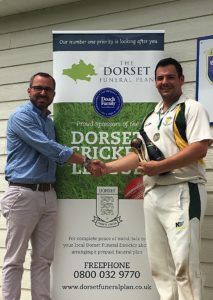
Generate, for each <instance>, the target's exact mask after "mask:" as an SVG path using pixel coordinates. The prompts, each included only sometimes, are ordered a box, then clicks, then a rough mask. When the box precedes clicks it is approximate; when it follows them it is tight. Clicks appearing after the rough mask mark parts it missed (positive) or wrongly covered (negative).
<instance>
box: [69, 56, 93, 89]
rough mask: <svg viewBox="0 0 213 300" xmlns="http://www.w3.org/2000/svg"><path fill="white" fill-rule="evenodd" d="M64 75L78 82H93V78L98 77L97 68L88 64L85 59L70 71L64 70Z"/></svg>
mask: <svg viewBox="0 0 213 300" xmlns="http://www.w3.org/2000/svg"><path fill="white" fill-rule="evenodd" d="M63 75H66V76H68V77H69V78H71V79H73V80H74V81H75V82H76V83H77V80H83V81H91V78H92V76H96V75H97V74H96V72H95V67H94V66H93V65H92V64H86V63H85V62H84V61H83V59H80V61H79V63H78V64H73V65H71V67H70V68H68V69H63Z"/></svg>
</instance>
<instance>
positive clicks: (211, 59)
mask: <svg viewBox="0 0 213 300" xmlns="http://www.w3.org/2000/svg"><path fill="white" fill-rule="evenodd" d="M207 74H208V79H209V80H210V82H211V83H213V49H212V50H211V51H209V53H208V55H207Z"/></svg>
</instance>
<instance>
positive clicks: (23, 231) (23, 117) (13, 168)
mask: <svg viewBox="0 0 213 300" xmlns="http://www.w3.org/2000/svg"><path fill="white" fill-rule="evenodd" d="M28 94H29V98H30V101H29V102H28V103H27V104H25V105H23V106H21V107H19V108H18V109H17V110H16V111H15V112H14V113H13V114H12V115H11V116H10V118H9V121H8V127H7V152H8V157H7V166H6V172H5V173H6V180H7V181H8V182H9V188H8V190H7V191H6V192H5V194H4V196H3V198H2V200H1V207H2V213H3V215H4V217H5V218H6V221H7V237H6V254H5V257H4V264H3V280H2V281H3V284H2V294H3V300H19V299H20V295H21V280H22V273H23V263H24V260H25V255H26V251H27V248H28V242H29V241H31V246H32V255H31V257H32V260H31V293H32V300H44V299H45V300H50V299H51V298H50V265H51V262H52V260H53V250H54V241H55V231H56V217H57V205H56V193H55V190H54V187H53V184H54V182H55V173H56V165H57V164H64V163H76V164H82V165H83V166H84V167H86V169H87V170H88V171H89V172H91V173H93V172H94V171H96V172H98V170H99V167H100V164H101V162H100V161H97V160H96V161H92V160H89V159H88V158H87V157H84V156H83V155H81V154H78V153H74V151H73V149H72V148H69V147H66V146H63V145H61V144H59V143H57V142H56V141H55V130H54V124H53V121H52V119H51V118H50V117H49V114H50V111H49V110H48V106H49V105H50V104H51V103H52V102H53V99H54V96H55V80H54V78H53V77H52V76H50V75H49V74H47V73H37V74H35V75H33V76H32V78H31V80H30V87H29V88H28Z"/></svg>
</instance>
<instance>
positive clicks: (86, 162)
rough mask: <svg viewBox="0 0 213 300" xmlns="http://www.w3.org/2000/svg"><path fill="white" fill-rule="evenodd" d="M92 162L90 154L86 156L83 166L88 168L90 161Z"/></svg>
mask: <svg viewBox="0 0 213 300" xmlns="http://www.w3.org/2000/svg"><path fill="white" fill-rule="evenodd" d="M91 162H92V159H90V158H89V157H88V156H86V155H85V156H84V161H83V166H84V167H85V168H86V167H87V166H88V165H89V164H90V163H91Z"/></svg>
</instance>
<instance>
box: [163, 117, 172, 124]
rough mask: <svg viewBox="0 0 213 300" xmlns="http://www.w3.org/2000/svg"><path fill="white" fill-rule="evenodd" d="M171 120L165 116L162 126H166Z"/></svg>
mask: <svg viewBox="0 0 213 300" xmlns="http://www.w3.org/2000/svg"><path fill="white" fill-rule="evenodd" d="M172 122H173V119H172V117H166V118H165V120H164V121H163V125H164V126H168V125H170V124H171V123H172Z"/></svg>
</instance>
